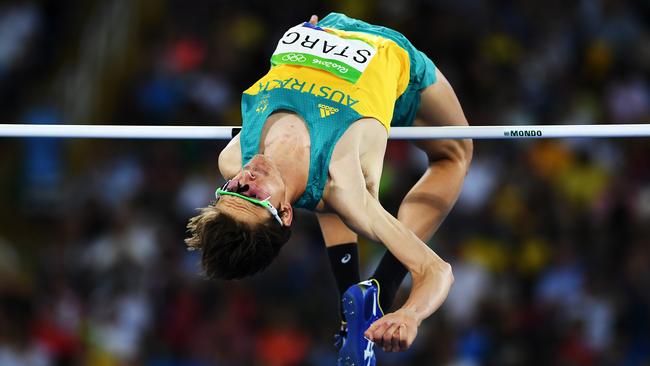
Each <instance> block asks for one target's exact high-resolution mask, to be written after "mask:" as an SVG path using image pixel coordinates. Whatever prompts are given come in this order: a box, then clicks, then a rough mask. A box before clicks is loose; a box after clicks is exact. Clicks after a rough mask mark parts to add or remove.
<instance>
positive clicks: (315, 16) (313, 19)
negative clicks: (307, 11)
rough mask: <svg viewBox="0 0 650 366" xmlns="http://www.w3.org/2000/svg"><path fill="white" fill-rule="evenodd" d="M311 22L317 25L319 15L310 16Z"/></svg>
mask: <svg viewBox="0 0 650 366" xmlns="http://www.w3.org/2000/svg"><path fill="white" fill-rule="evenodd" d="M309 23H311V25H316V23H318V15H312V16H311V18H309Z"/></svg>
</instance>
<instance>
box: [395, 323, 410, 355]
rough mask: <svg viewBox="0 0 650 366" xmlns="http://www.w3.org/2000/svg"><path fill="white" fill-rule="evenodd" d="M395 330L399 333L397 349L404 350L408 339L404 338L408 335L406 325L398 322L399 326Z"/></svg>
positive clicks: (406, 347)
mask: <svg viewBox="0 0 650 366" xmlns="http://www.w3.org/2000/svg"><path fill="white" fill-rule="evenodd" d="M397 332H398V333H399V337H398V338H399V350H400V351H406V350H407V349H408V340H407V339H406V338H407V337H408V335H407V334H406V333H407V332H406V325H404V324H400V326H399V328H398V329H397Z"/></svg>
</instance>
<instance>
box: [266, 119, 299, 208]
mask: <svg viewBox="0 0 650 366" xmlns="http://www.w3.org/2000/svg"><path fill="white" fill-rule="evenodd" d="M260 148H261V151H260V153H262V154H264V156H266V157H267V158H268V159H269V160H270V161H271V162H273V164H274V165H275V166H276V167H277V168H278V170H279V171H280V174H281V175H282V180H283V181H284V183H285V185H286V193H285V194H286V199H287V200H288V201H289V202H291V203H294V202H296V201H297V200H298V198H300V196H301V195H302V194H303V193H304V192H305V188H306V186H307V178H308V176H309V157H310V154H309V152H310V151H309V149H310V138H309V131H308V130H307V126H306V125H305V123H304V122H303V121H302V120H301V119H300V118H299V117H298V116H297V115H296V114H293V113H284V112H280V113H274V114H273V115H271V116H270V117H269V119H268V121H267V123H266V124H265V126H264V131H263V132H262V143H261V146H260Z"/></svg>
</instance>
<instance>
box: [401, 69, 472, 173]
mask: <svg viewBox="0 0 650 366" xmlns="http://www.w3.org/2000/svg"><path fill="white" fill-rule="evenodd" d="M413 125H414V126H466V125H467V119H466V118H465V114H464V113H463V109H462V108H461V106H460V102H459V101H458V98H457V97H456V93H455V92H454V89H453V88H452V87H451V84H449V81H447V79H446V78H445V76H444V75H443V74H442V73H441V72H440V70H438V69H436V82H435V83H434V84H431V85H429V86H428V87H426V88H425V89H423V90H422V91H421V94H420V107H419V109H418V112H417V115H416V118H415V120H414V122H413ZM459 144H461V145H463V143H461V142H460V140H419V141H418V142H415V145H416V146H417V147H419V148H420V149H422V150H423V151H424V152H425V153H427V155H428V156H429V159H430V160H431V159H436V158H440V157H444V156H446V155H447V154H448V153H449V151H450V149H451V150H456V149H457V148H458V147H459V146H458V145H459Z"/></svg>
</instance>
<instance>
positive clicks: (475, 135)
mask: <svg viewBox="0 0 650 366" xmlns="http://www.w3.org/2000/svg"><path fill="white" fill-rule="evenodd" d="M239 129H240V127H237V126H130V125H124V126H123V125H39V124H0V137H58V138H105V139H206V140H224V139H230V138H232V136H233V135H234V134H235V133H236V132H238V131H239ZM649 136H650V124H624V125H623V124H618V125H538V126H535V125H526V126H461V127H451V126H447V127H393V128H391V130H390V136H389V138H391V139H401V140H432V139H521V138H571V137H600V138H615V137H649Z"/></svg>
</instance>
